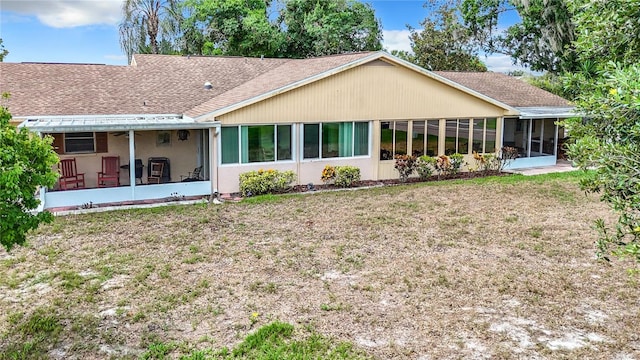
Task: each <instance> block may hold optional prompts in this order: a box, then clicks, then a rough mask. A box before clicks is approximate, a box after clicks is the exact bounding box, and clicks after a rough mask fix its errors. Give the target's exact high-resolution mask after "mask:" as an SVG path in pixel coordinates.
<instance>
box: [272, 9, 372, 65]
mask: <svg viewBox="0 0 640 360" xmlns="http://www.w3.org/2000/svg"><path fill="white" fill-rule="evenodd" d="M278 21H279V22H280V25H281V28H283V29H284V30H283V33H284V36H285V39H286V41H285V46H284V52H283V54H282V55H283V56H285V57H293V58H304V57H311V56H321V55H331V54H340V53H345V52H357V51H370V50H380V49H382V45H381V40H382V27H381V24H380V21H379V20H378V19H376V17H375V11H374V10H373V8H372V7H371V5H370V4H367V3H363V2H360V1H355V0H324V1H309V0H285V1H284V9H283V10H282V12H281V13H280V16H279V18H278Z"/></svg>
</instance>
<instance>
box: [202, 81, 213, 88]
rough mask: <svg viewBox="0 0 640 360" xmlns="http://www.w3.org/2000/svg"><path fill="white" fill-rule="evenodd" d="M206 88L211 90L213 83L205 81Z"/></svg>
mask: <svg viewBox="0 0 640 360" xmlns="http://www.w3.org/2000/svg"><path fill="white" fill-rule="evenodd" d="M204 88H205V90H211V89H213V85H211V83H210V82H208V81H207V82H206V83H204Z"/></svg>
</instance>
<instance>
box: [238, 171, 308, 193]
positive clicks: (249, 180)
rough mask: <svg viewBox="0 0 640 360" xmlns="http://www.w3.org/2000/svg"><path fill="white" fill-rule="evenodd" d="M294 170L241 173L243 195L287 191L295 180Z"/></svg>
mask: <svg viewBox="0 0 640 360" xmlns="http://www.w3.org/2000/svg"><path fill="white" fill-rule="evenodd" d="M295 178H296V174H295V173H294V172H293V171H278V170H272V169H270V170H258V171H249V172H245V173H242V174H240V192H241V193H242V196H255V195H262V194H274V193H282V192H285V191H287V190H288V189H289V188H290V187H291V183H292V182H293V181H294V180H295Z"/></svg>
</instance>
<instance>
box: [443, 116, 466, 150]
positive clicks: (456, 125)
mask: <svg viewBox="0 0 640 360" xmlns="http://www.w3.org/2000/svg"><path fill="white" fill-rule="evenodd" d="M444 153H445V154H446V155H451V154H454V153H459V154H463V155H464V154H468V153H469V119H456V120H447V122H446V137H445V142H444Z"/></svg>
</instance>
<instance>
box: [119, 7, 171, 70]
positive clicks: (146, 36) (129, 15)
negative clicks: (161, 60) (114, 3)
mask: <svg viewBox="0 0 640 360" xmlns="http://www.w3.org/2000/svg"><path fill="white" fill-rule="evenodd" d="M122 14H123V20H122V22H121V23H120V25H119V31H120V47H121V48H122V50H123V51H124V52H125V53H126V54H127V58H128V59H129V60H131V55H133V53H136V52H137V53H151V54H159V53H161V52H160V50H161V48H160V47H159V43H160V42H165V45H166V43H169V44H171V45H172V46H168V47H167V46H164V48H163V51H165V52H169V53H171V52H173V51H174V50H177V49H174V48H177V46H178V44H177V36H178V35H179V31H180V24H181V22H182V19H181V14H180V11H179V10H178V0H125V1H124V2H123V3H122Z"/></svg>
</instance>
